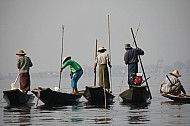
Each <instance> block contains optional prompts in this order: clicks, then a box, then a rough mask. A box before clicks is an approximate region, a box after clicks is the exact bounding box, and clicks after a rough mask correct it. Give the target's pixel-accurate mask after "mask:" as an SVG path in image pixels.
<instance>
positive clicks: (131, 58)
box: [124, 48, 144, 65]
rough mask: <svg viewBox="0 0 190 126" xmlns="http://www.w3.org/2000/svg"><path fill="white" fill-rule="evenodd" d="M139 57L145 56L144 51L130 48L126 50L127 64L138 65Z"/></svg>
mask: <svg viewBox="0 0 190 126" xmlns="http://www.w3.org/2000/svg"><path fill="white" fill-rule="evenodd" d="M138 55H144V51H143V50H142V49H140V48H129V49H126V52H125V55H124V61H125V64H126V65H127V64H131V63H138V62H139V59H138Z"/></svg>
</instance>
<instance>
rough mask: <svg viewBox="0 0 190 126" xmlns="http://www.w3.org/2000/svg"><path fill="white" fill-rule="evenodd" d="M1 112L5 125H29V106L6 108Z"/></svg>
mask: <svg viewBox="0 0 190 126" xmlns="http://www.w3.org/2000/svg"><path fill="white" fill-rule="evenodd" d="M3 112H4V113H3V121H4V123H5V124H12V125H18V124H19V125H20V126H25V125H31V105H24V106H6V107H4V111H3Z"/></svg>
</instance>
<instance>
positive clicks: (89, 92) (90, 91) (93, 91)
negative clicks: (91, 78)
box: [83, 86, 115, 104]
mask: <svg viewBox="0 0 190 126" xmlns="http://www.w3.org/2000/svg"><path fill="white" fill-rule="evenodd" d="M104 94H106V97H105V96H104ZM83 96H84V97H85V98H86V99H87V100H88V102H89V103H93V104H100V103H103V104H104V103H105V98H106V103H107V104H109V103H113V99H114V97H115V96H114V95H112V94H111V93H109V92H107V91H106V90H105V91H104V89H103V88H102V87H94V86H92V87H89V86H86V90H85V92H84V94H83Z"/></svg>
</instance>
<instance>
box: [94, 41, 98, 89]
mask: <svg viewBox="0 0 190 126" xmlns="http://www.w3.org/2000/svg"><path fill="white" fill-rule="evenodd" d="M97 46H98V45H97V39H96V45H95V56H94V57H95V58H94V60H96V57H97ZM94 86H96V72H95V73H94Z"/></svg>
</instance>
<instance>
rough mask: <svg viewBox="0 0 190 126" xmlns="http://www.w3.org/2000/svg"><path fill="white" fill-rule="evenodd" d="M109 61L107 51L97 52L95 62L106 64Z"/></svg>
mask: <svg viewBox="0 0 190 126" xmlns="http://www.w3.org/2000/svg"><path fill="white" fill-rule="evenodd" d="M108 61H109V55H108V54H107V53H99V54H98V55H97V57H96V59H95V63H97V64H99V65H100V64H107V63H108Z"/></svg>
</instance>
